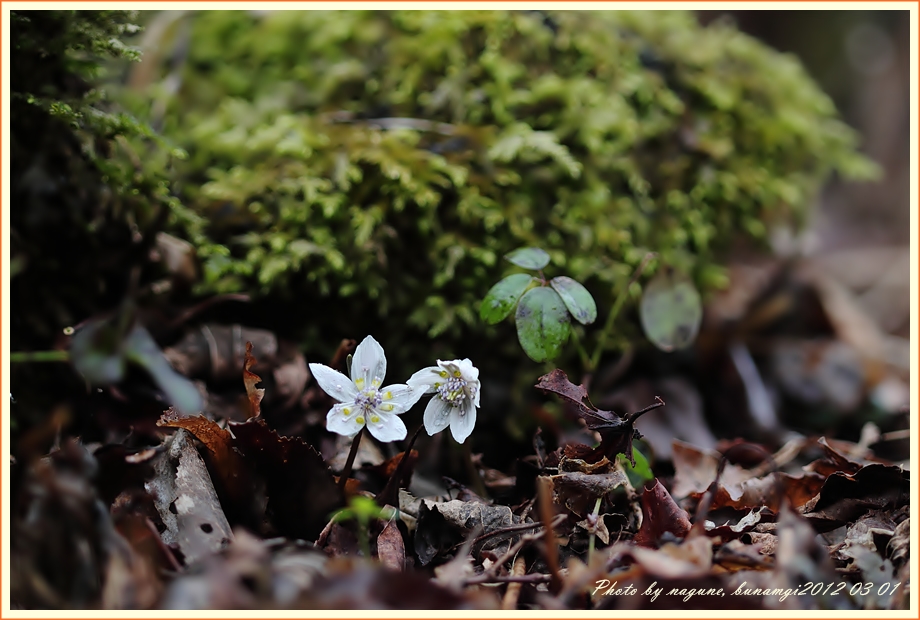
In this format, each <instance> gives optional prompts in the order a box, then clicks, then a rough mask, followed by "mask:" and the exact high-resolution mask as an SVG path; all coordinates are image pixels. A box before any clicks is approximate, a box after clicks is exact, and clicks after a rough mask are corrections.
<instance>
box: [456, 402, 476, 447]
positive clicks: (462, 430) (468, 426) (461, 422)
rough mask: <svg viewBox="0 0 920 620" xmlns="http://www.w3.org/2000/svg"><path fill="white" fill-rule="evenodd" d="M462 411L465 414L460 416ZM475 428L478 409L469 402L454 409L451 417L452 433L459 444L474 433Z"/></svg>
mask: <svg viewBox="0 0 920 620" xmlns="http://www.w3.org/2000/svg"><path fill="white" fill-rule="evenodd" d="M461 411H463V412H464V415H460V412H461ZM474 426H476V407H475V406H474V405H473V403H471V402H470V401H469V400H464V401H463V403H461V404H460V406H459V407H456V408H454V411H453V413H452V414H451V416H450V433H451V435H453V436H454V439H456V440H457V443H463V442H464V441H466V438H467V437H469V436H470V433H472V432H473V427H474Z"/></svg>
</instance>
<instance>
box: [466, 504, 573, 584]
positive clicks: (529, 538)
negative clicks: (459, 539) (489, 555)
mask: <svg viewBox="0 0 920 620" xmlns="http://www.w3.org/2000/svg"><path fill="white" fill-rule="evenodd" d="M567 518H568V517H566V516H565V515H556V517H555V519H554V520H553V523H552V526H553V527H554V528H555V527H558V526H559V525H562V522H563V521H565V520H566V519H567ZM522 526H527V529H530V528H532V527H543V524H542V523H522V524H519V525H512V526H510V527H508V528H502V529H501V530H496V531H495V532H490V533H489V534H486V535H485V536H480V537H479V538H477V539H476V540H474V541H473V543H474V545H475V544H477V543H480V542H482V541H484V540H486V539H487V538H489V537H490V536H492V535H494V534H506V533H508V532H509V531H521V530H522V529H525V528H524V527H522ZM542 537H543V532H538V533H534V534H525V535H523V536H521V538H520V540H518V541H517V542H516V543H514V544H513V545H512V546H511V547H510V548H509V549H508V551H506V552H505V553H503V554H502V555H501V557H499V558H498V559H497V560H495V562H494V563H493V564H492V566H490V567H489V568H487V569H486V570H485V571H483V572H482V573H480V574H479V575H477V576H476V578H480V577H484V576H487V575H492V576H495V575H496V573H498V571H499V569H501V567H502V566H504V564H505V562H507V561H508V560H510V559H511V558H513V557H514V556H515V555H517V554H518V552H520V550H521V549H523V548H524V545H526V544H527V543H530V542H533V541H535V540H540V538H542Z"/></svg>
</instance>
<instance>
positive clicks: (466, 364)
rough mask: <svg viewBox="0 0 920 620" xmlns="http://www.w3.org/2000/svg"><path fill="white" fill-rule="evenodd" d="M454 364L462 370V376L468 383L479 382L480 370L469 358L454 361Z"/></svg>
mask: <svg viewBox="0 0 920 620" xmlns="http://www.w3.org/2000/svg"><path fill="white" fill-rule="evenodd" d="M454 364H456V365H457V368H458V369H459V370H460V374H461V375H462V376H463V378H464V379H465V380H466V381H479V369H478V368H476V367H475V366H473V362H471V361H470V360H469V358H464V359H462V360H454Z"/></svg>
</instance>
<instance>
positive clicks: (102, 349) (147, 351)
mask: <svg viewBox="0 0 920 620" xmlns="http://www.w3.org/2000/svg"><path fill="white" fill-rule="evenodd" d="M122 333H123V331H122V329H121V326H120V325H119V324H118V322H116V321H115V320H106V319H103V320H96V321H92V322H89V323H88V324H87V325H86V326H85V327H83V328H82V329H80V331H78V332H77V333H76V334H74V336H73V340H71V343H70V358H71V361H72V363H73V365H74V368H76V370H77V372H79V373H80V374H81V375H83V377H84V378H85V379H86V380H87V381H88V382H89V383H92V384H95V385H109V384H112V383H118V382H119V381H121V380H122V379H123V378H124V374H125V367H126V365H127V362H129V361H130V362H134V363H135V364H137V365H139V366H142V367H143V368H144V369H146V370H147V372H149V373H150V376H151V377H153V380H154V381H155V382H156V384H157V385H158V386H159V387H160V389H161V390H163V392H164V393H165V394H166V399H167V400H168V401H169V403H170V404H171V405H174V406H175V407H176V409H178V410H179V411H181V412H182V413H184V414H187V415H190V414H193V413H198V412H199V411H201V410H202V409H203V408H204V402H203V400H202V398H201V394H200V393H199V392H198V388H197V387H195V384H194V383H192V382H191V381H189V380H188V379H187V378H186V377H184V376H182V375H180V374H179V373H177V372H176V371H175V370H173V368H172V366H170V364H169V361H168V360H167V359H166V357H164V356H163V352H162V351H161V350H160V347H159V346H157V343H156V341H155V340H154V339H153V336H151V335H150V333H149V332H148V331H147V330H146V329H144V327H142V326H141V325H140V324H138V323H134V324H133V326H132V327H131V329H130V331H128V334H127V336H125V337H124V338H122V336H121V334H122Z"/></svg>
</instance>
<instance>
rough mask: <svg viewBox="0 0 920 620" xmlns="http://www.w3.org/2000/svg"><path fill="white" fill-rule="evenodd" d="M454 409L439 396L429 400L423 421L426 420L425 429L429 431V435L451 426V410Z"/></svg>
mask: <svg viewBox="0 0 920 620" xmlns="http://www.w3.org/2000/svg"><path fill="white" fill-rule="evenodd" d="M452 409H453V407H451V406H450V405H448V404H447V403H445V402H444V401H443V400H441V399H440V398H439V397H437V396H435V397H434V398H432V399H431V400H430V401H428V406H427V407H425V415H424V417H423V421H424V422H425V430H426V431H428V434H429V435H434V434H436V433H440V432H441V431H443V430H444V429H445V428H447V427H448V426H450V412H451V410H452Z"/></svg>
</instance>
